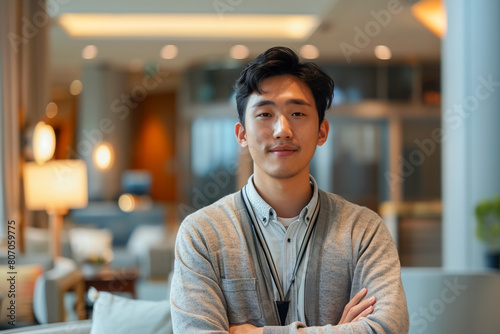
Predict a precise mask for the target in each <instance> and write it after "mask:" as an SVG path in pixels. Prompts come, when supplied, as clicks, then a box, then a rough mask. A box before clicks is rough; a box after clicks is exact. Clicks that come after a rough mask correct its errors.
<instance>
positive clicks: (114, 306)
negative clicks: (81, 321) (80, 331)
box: [89, 291, 173, 334]
mask: <svg viewBox="0 0 500 334" xmlns="http://www.w3.org/2000/svg"><path fill="white" fill-rule="evenodd" d="M89 292H90V291H89ZM108 333H120V334H129V333H130V334H137V333H141V334H171V333H173V331H172V321H171V318H170V301H169V300H162V301H151V300H137V299H128V298H125V297H120V296H116V295H113V294H111V293H109V292H102V291H101V292H99V296H98V298H97V300H96V301H95V303H94V310H93V312H92V329H91V331H90V334H108Z"/></svg>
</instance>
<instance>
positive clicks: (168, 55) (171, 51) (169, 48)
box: [160, 45, 179, 59]
mask: <svg viewBox="0 0 500 334" xmlns="http://www.w3.org/2000/svg"><path fill="white" fill-rule="evenodd" d="M178 53H179V49H177V46H175V45H165V46H164V47H163V48H162V49H161V51H160V56H161V57H162V58H163V59H174V58H175V57H177V54H178Z"/></svg>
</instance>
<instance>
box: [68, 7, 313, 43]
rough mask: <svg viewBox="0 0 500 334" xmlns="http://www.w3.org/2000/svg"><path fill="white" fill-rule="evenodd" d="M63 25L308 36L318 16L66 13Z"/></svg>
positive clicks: (119, 31) (148, 32)
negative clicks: (222, 17)
mask: <svg viewBox="0 0 500 334" xmlns="http://www.w3.org/2000/svg"><path fill="white" fill-rule="evenodd" d="M58 22H59V24H60V25H61V26H62V27H63V28H64V29H65V30H66V32H67V33H68V34H69V35H71V36H73V37H117V36H122V37H144V36H162V37H164V36H170V37H173V36H175V37H184V38H189V37H192V38H237V39H242V38H264V39H283V38H285V39H305V38H307V37H309V36H310V35H311V34H312V32H313V31H314V30H315V29H316V28H317V27H318V25H319V23H320V19H319V17H317V16H315V15H257V14H227V15H224V19H223V20H221V19H220V17H219V15H218V14H216V13H214V14H76V13H67V14H62V15H60V16H59V18H58Z"/></svg>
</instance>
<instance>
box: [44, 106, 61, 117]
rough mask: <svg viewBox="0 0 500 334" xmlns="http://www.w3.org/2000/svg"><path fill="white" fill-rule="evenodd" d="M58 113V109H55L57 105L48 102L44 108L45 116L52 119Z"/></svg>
mask: <svg viewBox="0 0 500 334" xmlns="http://www.w3.org/2000/svg"><path fill="white" fill-rule="evenodd" d="M58 111H59V108H58V107H57V104H55V103H54V102H49V104H47V107H45V116H47V117H48V118H54V117H56V116H57V112H58Z"/></svg>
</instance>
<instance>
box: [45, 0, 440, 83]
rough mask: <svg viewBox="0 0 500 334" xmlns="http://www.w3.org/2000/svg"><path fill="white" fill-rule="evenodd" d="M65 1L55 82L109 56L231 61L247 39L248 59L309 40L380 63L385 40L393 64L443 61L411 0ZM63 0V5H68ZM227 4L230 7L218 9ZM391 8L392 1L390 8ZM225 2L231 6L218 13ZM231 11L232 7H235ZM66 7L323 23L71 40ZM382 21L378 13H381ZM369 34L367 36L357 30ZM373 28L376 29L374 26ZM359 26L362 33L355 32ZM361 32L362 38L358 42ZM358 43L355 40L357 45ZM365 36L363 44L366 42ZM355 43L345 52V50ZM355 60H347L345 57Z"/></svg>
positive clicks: (333, 53) (171, 64)
mask: <svg viewBox="0 0 500 334" xmlns="http://www.w3.org/2000/svg"><path fill="white" fill-rule="evenodd" d="M56 2H58V3H61V5H59V6H57V7H56V8H52V10H51V16H52V17H53V18H54V19H53V24H52V26H51V31H50V36H51V75H52V81H53V83H54V85H55V86H65V85H68V84H69V82H71V81H72V80H74V79H78V78H79V77H80V72H81V68H82V66H84V65H85V64H87V63H101V62H107V63H111V64H113V65H115V66H120V67H124V68H129V65H130V63H131V61H132V60H134V59H135V62H137V59H139V60H140V61H141V62H142V63H143V64H159V65H160V66H161V67H162V68H166V69H168V71H169V72H173V73H179V72H181V71H182V70H183V69H185V68H186V67H189V66H192V65H194V64H199V63H203V62H209V61H212V60H221V59H229V49H230V48H231V46H233V45H235V44H244V45H246V46H248V48H249V49H250V56H249V59H250V58H252V57H255V56H256V55H258V54H259V53H261V52H262V51H264V50H265V49H267V48H269V47H271V46H275V45H286V46H289V47H291V48H293V49H295V50H297V51H298V50H299V49H300V47H301V46H302V45H304V44H313V45H315V46H316V47H317V48H318V49H319V52H320V56H319V59H318V60H317V61H319V62H335V63H345V64H347V63H349V61H348V60H350V62H352V63H360V62H363V63H366V62H371V63H373V62H376V61H379V62H380V60H377V59H376V58H375V56H374V52H373V50H374V47H375V46H376V45H379V44H383V45H387V46H388V47H389V48H390V49H391V50H392V59H391V60H390V62H398V63H400V62H406V63H416V62H439V59H440V39H439V38H437V37H436V36H435V35H433V34H432V33H431V32H430V31H428V30H427V29H426V28H425V27H424V26H423V25H422V24H421V23H420V22H418V21H417V20H416V19H415V18H414V17H413V16H412V14H411V5H412V4H413V3H415V2H416V1H407V0H400V1H397V0H370V1H367V0H307V1H302V0H271V1H270V0H182V1H181V0H177V1H176V0H141V1H133V0H108V1H103V0H73V1H67V0H65V1H56ZM64 3H66V4H64ZM221 4H224V6H226V7H221ZM391 6H392V7H391ZM220 8H225V9H226V10H227V12H225V13H223V12H221V9H220ZM390 9H392V11H393V13H394V14H391V15H389V16H384V17H383V18H384V19H385V21H384V22H383V24H380V23H377V21H376V19H375V16H374V14H373V13H380V11H384V13H390V11H389V10H390ZM231 10H232V11H231ZM64 13H156V14H158V13H197V14H200V13H208V14H214V13H218V14H219V17H220V18H221V20H223V19H224V16H225V15H231V14H311V15H317V16H318V17H319V18H320V20H321V24H320V25H319V26H318V28H317V29H316V30H315V31H314V32H313V33H312V34H311V35H310V36H309V37H307V38H306V39H305V40H258V39H253V40H250V39H242V38H237V39H220V38H219V39H212V38H172V37H169V38H167V37H155V38H152V37H148V38H144V37H142V38H137V37H136V38H124V37H121V38H74V37H70V36H69V35H68V34H67V33H66V32H65V31H64V30H63V29H62V28H61V26H60V25H59V24H58V23H57V18H58V16H59V15H60V14H64ZM379 19H380V18H379ZM367 29H368V32H369V33H370V34H371V35H372V36H369V35H365V36H366V38H365V40H361V39H359V38H360V37H359V35H360V34H359V31H360V30H361V31H364V32H365V33H366V31H367ZM369 29H372V30H369ZM357 31H358V32H357ZM356 36H358V37H357V38H358V40H356ZM356 42H357V43H358V44H356ZM361 42H364V44H366V45H362V44H361ZM89 44H93V45H96V46H97V48H98V50H99V52H98V55H97V57H96V58H95V59H92V60H85V59H82V57H81V52H82V49H83V48H84V47H85V46H86V45H89ZM166 44H175V45H176V46H177V47H178V50H179V53H178V56H177V57H176V58H175V59H172V60H164V59H161V58H160V50H161V48H162V47H163V46H165V45H166ZM349 46H351V47H357V48H356V51H355V52H354V51H353V49H351V55H350V56H349V57H346V56H345V54H344V53H345V51H344V52H343V51H342V47H344V49H348V48H349ZM348 58H350V59H348Z"/></svg>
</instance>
